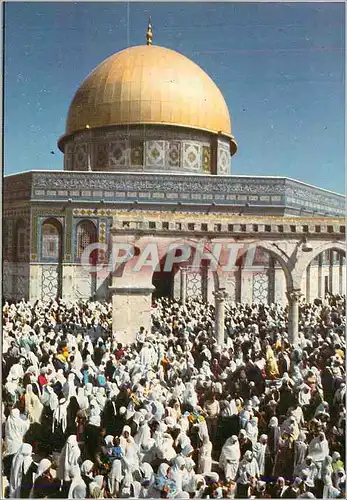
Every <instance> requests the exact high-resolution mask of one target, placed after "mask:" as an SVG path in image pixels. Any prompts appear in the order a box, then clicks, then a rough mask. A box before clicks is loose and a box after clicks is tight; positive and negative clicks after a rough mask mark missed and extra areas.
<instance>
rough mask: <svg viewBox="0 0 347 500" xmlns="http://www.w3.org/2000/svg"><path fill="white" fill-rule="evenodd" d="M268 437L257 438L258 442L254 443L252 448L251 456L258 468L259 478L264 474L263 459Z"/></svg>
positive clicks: (263, 435)
mask: <svg viewBox="0 0 347 500" xmlns="http://www.w3.org/2000/svg"><path fill="white" fill-rule="evenodd" d="M267 441H268V437H267V435H266V434H262V435H261V436H260V438H259V442H258V443H255V445H254V446H253V455H254V458H255V459H256V461H257V463H258V467H259V473H260V475H261V476H264V474H265V458H266V448H267Z"/></svg>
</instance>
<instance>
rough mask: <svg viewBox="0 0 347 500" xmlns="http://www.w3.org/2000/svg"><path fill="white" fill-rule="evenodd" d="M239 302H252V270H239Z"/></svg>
mask: <svg viewBox="0 0 347 500" xmlns="http://www.w3.org/2000/svg"><path fill="white" fill-rule="evenodd" d="M240 282H241V283H240V302H241V303H242V304H251V303H252V302H253V269H247V268H244V267H241V268H240Z"/></svg>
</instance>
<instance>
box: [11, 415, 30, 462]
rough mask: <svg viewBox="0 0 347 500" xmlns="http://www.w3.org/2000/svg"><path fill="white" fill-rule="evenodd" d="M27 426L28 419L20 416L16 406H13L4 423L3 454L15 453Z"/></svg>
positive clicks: (28, 423) (28, 425)
mask: <svg viewBox="0 0 347 500" xmlns="http://www.w3.org/2000/svg"><path fill="white" fill-rule="evenodd" d="M29 427H30V422H29V420H27V419H26V418H22V417H21V415H20V412H19V410H18V408H13V409H12V410H11V412H10V414H9V416H8V417H7V420H6V423H5V456H7V455H14V454H15V453H17V451H18V450H19V449H20V447H21V446H22V443H23V438H24V436H25V434H26V432H27V431H28V429H29Z"/></svg>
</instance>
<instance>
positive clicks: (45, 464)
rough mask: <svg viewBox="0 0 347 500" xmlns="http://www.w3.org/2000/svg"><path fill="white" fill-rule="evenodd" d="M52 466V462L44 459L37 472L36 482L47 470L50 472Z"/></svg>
mask: <svg viewBox="0 0 347 500" xmlns="http://www.w3.org/2000/svg"><path fill="white" fill-rule="evenodd" d="M51 466H52V462H51V461H50V460H48V458H43V459H42V460H41V461H40V463H39V466H38V468H37V472H36V476H35V481H36V479H37V478H38V477H40V476H42V474H43V473H44V472H46V470H48V469H49V468H50V467H51Z"/></svg>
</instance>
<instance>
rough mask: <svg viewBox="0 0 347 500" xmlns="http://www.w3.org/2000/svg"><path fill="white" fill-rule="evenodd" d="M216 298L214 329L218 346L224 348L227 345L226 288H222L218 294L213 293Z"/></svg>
mask: <svg viewBox="0 0 347 500" xmlns="http://www.w3.org/2000/svg"><path fill="white" fill-rule="evenodd" d="M213 295H214V298H215V319H214V329H215V335H216V339H217V344H218V345H220V346H222V345H224V343H225V335H224V330H225V325H224V319H225V299H226V298H227V296H228V294H227V292H226V291H225V288H220V289H219V290H217V291H216V292H214V293H213Z"/></svg>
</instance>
